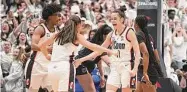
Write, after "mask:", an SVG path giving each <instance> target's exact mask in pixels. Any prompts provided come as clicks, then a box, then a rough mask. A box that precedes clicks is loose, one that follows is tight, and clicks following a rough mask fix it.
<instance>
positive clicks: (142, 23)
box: [135, 15, 156, 60]
mask: <svg viewBox="0 0 187 92" xmlns="http://www.w3.org/2000/svg"><path fill="white" fill-rule="evenodd" d="M135 22H136V24H137V25H138V27H139V28H140V29H141V30H142V32H143V33H144V35H145V39H146V42H145V44H146V47H147V50H148V52H149V58H150V60H156V58H155V56H154V52H153V48H152V45H151V41H150V37H149V32H148V30H147V24H148V19H147V17H146V16H145V15H138V16H137V17H136V19H135Z"/></svg>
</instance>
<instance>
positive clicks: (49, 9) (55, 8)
mask: <svg viewBox="0 0 187 92" xmlns="http://www.w3.org/2000/svg"><path fill="white" fill-rule="evenodd" d="M60 11H62V8H61V6H60V5H58V4H54V3H52V4H48V5H46V6H45V7H44V8H43V11H42V18H43V19H44V20H47V19H48V17H49V16H51V15H53V14H54V13H56V12H60Z"/></svg>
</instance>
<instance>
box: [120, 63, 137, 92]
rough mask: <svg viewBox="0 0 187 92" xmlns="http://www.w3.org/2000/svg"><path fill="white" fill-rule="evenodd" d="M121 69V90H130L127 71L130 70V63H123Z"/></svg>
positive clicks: (125, 91)
mask: <svg viewBox="0 0 187 92" xmlns="http://www.w3.org/2000/svg"><path fill="white" fill-rule="evenodd" d="M121 67H123V69H121V80H120V81H121V84H122V92H132V90H131V88H130V79H131V76H130V73H129V71H130V70H131V64H130V63H127V64H126V63H124V65H123V66H121ZM135 85H136V84H135Z"/></svg>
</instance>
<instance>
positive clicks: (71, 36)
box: [55, 15, 81, 45]
mask: <svg viewBox="0 0 187 92" xmlns="http://www.w3.org/2000/svg"><path fill="white" fill-rule="evenodd" d="M80 23H81V19H80V18H79V17H78V16H76V15H72V16H70V18H69V20H68V21H66V22H65V24H64V27H63V28H62V30H61V31H60V32H59V33H58V34H57V36H56V40H55V41H58V44H60V45H63V44H66V43H69V42H74V41H75V40H77V29H76V26H77V25H78V24H80Z"/></svg>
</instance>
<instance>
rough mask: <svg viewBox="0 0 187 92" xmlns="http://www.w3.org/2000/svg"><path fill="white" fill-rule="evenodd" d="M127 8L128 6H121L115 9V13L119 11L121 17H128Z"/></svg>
mask: <svg viewBox="0 0 187 92" xmlns="http://www.w3.org/2000/svg"><path fill="white" fill-rule="evenodd" d="M126 10H127V8H126V6H120V8H119V9H117V10H115V11H114V13H118V14H119V16H120V17H122V18H124V19H125V18H126V15H125V11H126Z"/></svg>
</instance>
